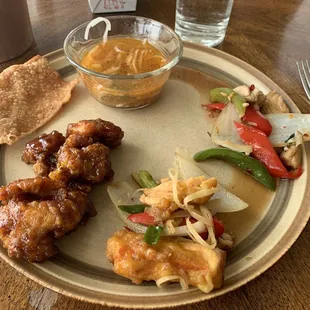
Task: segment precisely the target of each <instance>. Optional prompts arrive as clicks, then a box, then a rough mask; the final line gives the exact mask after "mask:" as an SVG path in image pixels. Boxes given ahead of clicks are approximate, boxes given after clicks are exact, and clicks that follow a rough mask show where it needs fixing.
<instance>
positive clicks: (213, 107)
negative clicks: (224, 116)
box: [201, 103, 226, 111]
mask: <svg viewBox="0 0 310 310" xmlns="http://www.w3.org/2000/svg"><path fill="white" fill-rule="evenodd" d="M201 106H202V107H203V108H204V109H207V110H209V111H222V110H223V109H224V108H225V106H226V104H225V103H210V104H202V105H201Z"/></svg>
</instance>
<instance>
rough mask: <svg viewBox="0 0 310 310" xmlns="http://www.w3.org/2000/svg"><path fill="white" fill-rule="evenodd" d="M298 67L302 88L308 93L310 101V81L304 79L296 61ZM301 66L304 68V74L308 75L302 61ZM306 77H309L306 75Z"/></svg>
mask: <svg viewBox="0 0 310 310" xmlns="http://www.w3.org/2000/svg"><path fill="white" fill-rule="evenodd" d="M296 65H297V70H298V73H299V77H300V80H301V84H302V86H303V88H304V90H305V93H306V95H307V97H308V99H309V100H310V83H309V81H308V79H306V78H305V77H304V75H303V73H302V71H301V68H300V65H299V62H298V61H296ZM301 66H302V69H303V72H304V73H306V71H305V67H304V64H303V62H302V61H301ZM308 67H309V66H308ZM306 77H307V75H306ZM307 83H309V84H307Z"/></svg>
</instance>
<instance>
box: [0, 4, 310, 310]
mask: <svg viewBox="0 0 310 310" xmlns="http://www.w3.org/2000/svg"><path fill="white" fill-rule="evenodd" d="M28 5H29V11H30V15H31V20H32V26H33V32H34V38H35V44H34V45H33V47H32V48H31V49H30V50H29V51H28V52H27V53H26V54H24V55H23V56H21V57H20V58H18V59H14V60H12V61H10V62H7V63H2V64H0V71H1V70H2V69H4V68H5V67H7V66H9V65H11V64H13V63H21V62H24V61H25V60H27V59H28V58H30V57H31V56H33V55H36V54H38V53H39V54H42V55H44V54H46V53H48V52H51V51H53V50H55V49H58V48H61V47H62V44H63V40H64V38H65V36H66V34H67V33H68V32H69V31H70V30H71V29H73V28H74V27H76V26H77V25H79V24H81V23H83V22H85V21H88V20H91V19H92V18H93V17H95V16H93V14H92V13H91V12H90V10H89V7H88V3H87V0H65V1H64V0H28ZM134 14H136V15H140V16H147V17H151V18H154V19H156V20H159V21H161V22H164V23H166V24H168V25H170V26H172V27H173V26H174V14H175V1H173V0H153V1H152V0H138V7H137V11H136V12H135V13H134ZM309 16H310V1H309V0H304V1H302V0H294V1H291V0H282V1H276V0H252V1H244V0H235V4H234V8H233V12H232V16H231V20H230V24H229V27H228V31H227V35H226V38H225V41H224V43H223V44H222V46H221V47H220V49H222V50H223V51H225V52H227V53H229V54H232V55H234V56H236V57H238V58H240V59H243V60H245V61H246V62H248V63H250V64H251V65H253V66H254V67H256V68H258V69H259V70H261V71H262V72H264V73H265V74H266V75H267V76H269V77H270V78H271V79H273V80H274V81H275V82H276V83H278V84H279V85H280V87H282V88H283V89H284V90H285V91H286V92H287V93H288V94H289V96H291V98H292V99H293V100H294V101H295V102H296V104H297V105H298V106H299V108H300V109H301V111H302V112H305V113H306V112H307V113H310V106H309V101H308V100H307V99H306V97H305V94H304V92H303V89H302V87H301V84H300V81H299V77H298V75H297V70H296V65H295V61H296V60H297V59H309V58H310V40H309V38H310V35H309V33H310V23H309ZM0 48H1V47H0ZM309 257H310V225H308V226H307V227H306V229H305V230H304V232H303V233H302V234H301V236H300V238H299V239H298V240H297V242H296V243H295V244H294V245H293V247H292V248H291V249H290V250H289V251H288V253H287V254H285V256H284V257H283V258H282V259H280V261H279V262H278V263H276V265H275V266H273V267H272V268H270V269H269V270H268V271H267V272H265V273H264V274H263V275H261V276H260V277H259V278H258V279H256V280H254V281H252V282H250V283H249V284H247V285H246V286H244V287H242V288H240V289H238V290H236V291H234V292H232V293H229V294H227V295H225V296H222V297H219V298H217V299H214V300H211V301H209V302H205V303H200V304H196V305H192V306H188V307H184V308H182V309H192V310H193V309H221V310H224V309H229V310H231V309H239V310H240V309H253V310H257V309H273V310H275V309H310V284H309V283H310V259H309ZM0 274H1V282H0V309H1V310H9V309H12V310H20V309H27V310H28V309H39V310H56V309H64V310H76V309H79V310H99V309H107V308H105V307H101V306H97V305H91V304H87V303H83V302H79V301H76V300H73V299H70V298H68V297H65V296H61V295H59V294H57V293H54V292H52V291H50V290H48V289H45V288H42V287H41V286H39V285H38V284H36V283H35V282H33V281H31V280H29V279H27V278H26V277H24V276H23V275H21V274H19V273H18V272H17V271H15V270H14V269H13V268H11V267H10V266H9V265H7V264H6V263H4V262H3V261H0ZM179 309H181V308H179Z"/></svg>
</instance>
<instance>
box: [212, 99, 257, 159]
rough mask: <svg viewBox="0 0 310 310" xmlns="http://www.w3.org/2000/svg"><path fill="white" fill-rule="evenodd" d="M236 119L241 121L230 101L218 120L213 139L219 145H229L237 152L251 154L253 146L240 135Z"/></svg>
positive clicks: (228, 146) (213, 131)
mask: <svg viewBox="0 0 310 310" xmlns="http://www.w3.org/2000/svg"><path fill="white" fill-rule="evenodd" d="M234 121H236V122H240V117H239V116H238V114H237V112H236V109H235V107H234V105H233V104H231V103H228V104H227V105H226V107H225V108H224V109H223V111H222V112H221V114H220V115H219V117H218V118H217V120H216V123H215V125H214V128H213V130H212V133H211V140H212V142H213V143H215V144H217V145H221V146H224V147H227V148H229V149H232V150H235V151H237V152H243V153H246V154H250V153H251V152H252V147H251V146H250V145H245V144H244V143H243V142H242V140H241V139H240V137H239V134H238V132H237V129H236V127H235V125H234Z"/></svg>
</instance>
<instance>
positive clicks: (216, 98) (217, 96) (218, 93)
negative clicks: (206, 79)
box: [210, 88, 246, 117]
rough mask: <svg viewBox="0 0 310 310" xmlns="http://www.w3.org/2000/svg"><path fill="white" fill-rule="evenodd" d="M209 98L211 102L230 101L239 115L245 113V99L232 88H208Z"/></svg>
mask: <svg viewBox="0 0 310 310" xmlns="http://www.w3.org/2000/svg"><path fill="white" fill-rule="evenodd" d="M210 99H211V102H212V103H214V102H221V103H228V102H230V101H231V102H232V103H233V104H234V106H235V108H236V111H237V113H238V115H239V116H240V117H242V116H244V114H245V109H246V106H244V103H246V100H245V99H244V98H243V97H242V96H240V95H239V94H237V93H236V92H235V91H234V90H233V89H232V88H213V89H211V90H210Z"/></svg>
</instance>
